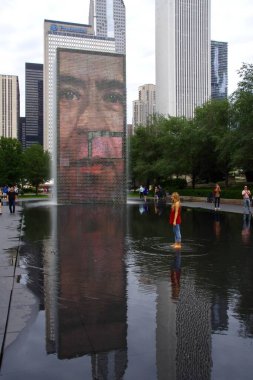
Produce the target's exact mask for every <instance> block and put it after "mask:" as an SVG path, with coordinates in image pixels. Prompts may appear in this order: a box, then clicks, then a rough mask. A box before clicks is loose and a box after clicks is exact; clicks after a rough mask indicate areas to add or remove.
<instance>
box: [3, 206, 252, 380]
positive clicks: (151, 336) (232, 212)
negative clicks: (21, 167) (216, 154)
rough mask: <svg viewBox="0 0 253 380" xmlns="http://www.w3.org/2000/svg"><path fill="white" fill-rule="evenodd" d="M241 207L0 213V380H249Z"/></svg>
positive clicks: (248, 272)
mask: <svg viewBox="0 0 253 380" xmlns="http://www.w3.org/2000/svg"><path fill="white" fill-rule="evenodd" d="M243 212H244V210H243V207H242V205H233V204H231V205H229V204H224V205H221V210H220V211H216V212H214V210H213V205H212V204H209V203H205V202H184V203H183V214H182V217H183V223H182V233H183V246H182V250H180V252H175V250H173V249H172V248H170V245H169V243H171V242H172V234H171V230H170V226H169V225H168V206H167V207H166V206H165V205H164V204H155V203H154V202H152V201H149V202H148V203H147V204H144V203H142V202H139V201H138V200H129V202H128V206H127V207H126V208H122V209H119V208H113V207H108V206H106V207H102V206H100V207H94V206H85V207H82V206H68V207H64V206H61V207H57V206H55V205H53V204H50V202H24V203H23V204H22V205H20V206H18V207H17V210H16V213H15V215H11V214H9V212H8V208H7V207H4V208H3V215H1V216H0V238H1V251H0V281H1V296H0V328H1V330H0V334H1V335H0V336H1V373H0V375H1V377H3V379H8V380H12V379H18V378H22V379H23V378H24V379H28V380H29V379H34V378H37V379H39V380H40V379H49V380H50V379H54V380H55V379H61V380H62V379H70V378H74V379H75V380H79V379H87V380H89V379H124V380H127V379H131V380H135V379H136V380H139V379H145V380H148V379H152V380H155V379H158V380H163V379H172V380H173V379H175V380H181V379H187V380H190V379H193V380H197V379H201V380H205V379H215V380H217V379H227V378H230V379H236V380H238V379H240V380H241V379H242V380H244V379H245V380H248V379H251V378H252V369H253V365H252V360H251V356H252V344H253V340H252V338H253V301H252V299H253V297H252V291H253V284H252V278H253V276H252V271H253V261H252V255H253V250H252V248H253V245H252V226H251V223H252V222H251V219H250V218H249V216H245V215H243Z"/></svg>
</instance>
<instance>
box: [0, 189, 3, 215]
mask: <svg viewBox="0 0 253 380" xmlns="http://www.w3.org/2000/svg"><path fill="white" fill-rule="evenodd" d="M2 197H3V194H2V190H1V189H0V215H2Z"/></svg>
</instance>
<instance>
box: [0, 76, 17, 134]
mask: <svg viewBox="0 0 253 380" xmlns="http://www.w3.org/2000/svg"><path fill="white" fill-rule="evenodd" d="M0 115H1V117H0V137H1V136H3V137H11V138H16V139H17V138H18V127H19V116H20V92H19V81H18V77H17V76H16V75H1V74H0Z"/></svg>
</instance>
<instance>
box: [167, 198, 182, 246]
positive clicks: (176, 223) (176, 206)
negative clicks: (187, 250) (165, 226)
mask: <svg viewBox="0 0 253 380" xmlns="http://www.w3.org/2000/svg"><path fill="white" fill-rule="evenodd" d="M171 201H172V205H171V210H170V219H169V222H170V224H172V225H173V233H174V238H175V243H174V244H172V247H173V248H179V249H180V248H181V231H180V224H181V203H180V196H179V194H178V193H177V192H174V193H172V195H171Z"/></svg>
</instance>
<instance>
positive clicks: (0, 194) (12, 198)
mask: <svg viewBox="0 0 253 380" xmlns="http://www.w3.org/2000/svg"><path fill="white" fill-rule="evenodd" d="M17 196H18V188H17V187H16V186H10V187H8V186H3V187H2V188H1V189H0V215H2V205H3V200H6V201H7V202H8V206H9V210H10V213H11V214H14V213H15V206H16V200H17Z"/></svg>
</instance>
